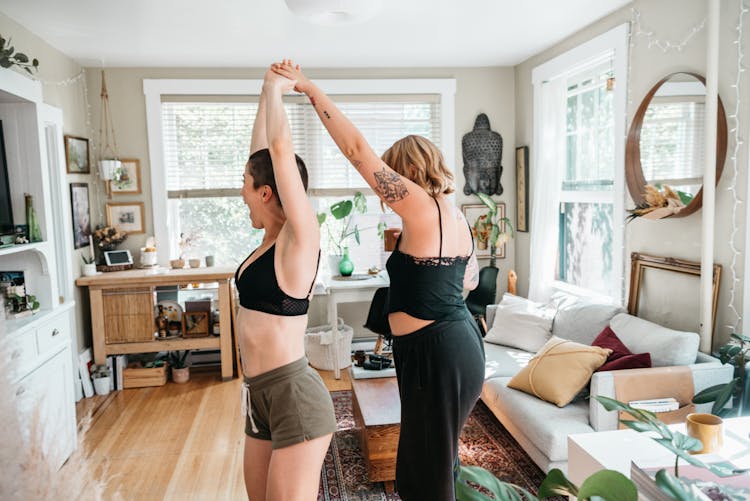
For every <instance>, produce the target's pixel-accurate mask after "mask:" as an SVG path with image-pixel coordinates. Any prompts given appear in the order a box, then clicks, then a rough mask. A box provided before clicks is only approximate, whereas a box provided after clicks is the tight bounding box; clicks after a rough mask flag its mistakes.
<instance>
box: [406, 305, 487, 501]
mask: <svg viewBox="0 0 750 501" xmlns="http://www.w3.org/2000/svg"><path fill="white" fill-rule="evenodd" d="M393 339H394V340H393V355H394V359H395V362H396V375H397V377H398V388H399V393H400V395H401V435H400V438H399V442H398V456H397V459H396V490H397V491H398V493H399V495H400V496H401V499H403V500H404V501H413V500H425V501H453V500H454V499H455V497H456V493H455V487H454V483H453V465H454V463H455V461H456V460H457V457H458V437H459V435H460V434H461V429H462V428H463V425H464V423H465V422H466V419H467V418H468V417H469V413H470V412H471V410H472V409H473V408H474V404H476V402H477V399H478V398H479V395H480V393H481V391H482V384H483V383H484V346H483V344H482V336H481V334H480V333H479V329H478V328H477V325H476V323H475V322H474V319H473V318H471V316H470V315H469V313H468V311H467V312H466V318H465V319H462V320H451V321H436V322H434V323H432V324H430V325H428V326H427V327H423V328H422V329H419V330H417V331H415V332H413V333H411V334H407V335H405V336H394V338H393Z"/></svg>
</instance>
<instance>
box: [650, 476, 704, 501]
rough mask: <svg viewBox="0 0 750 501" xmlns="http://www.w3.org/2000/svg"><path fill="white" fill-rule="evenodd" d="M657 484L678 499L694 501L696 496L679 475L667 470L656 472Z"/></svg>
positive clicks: (680, 500)
mask: <svg viewBox="0 0 750 501" xmlns="http://www.w3.org/2000/svg"><path fill="white" fill-rule="evenodd" d="M656 485H657V486H658V487H659V489H661V490H662V491H664V492H666V493H667V494H669V495H670V496H672V497H673V498H675V499H677V500H678V501H693V500H695V496H693V494H692V493H691V492H690V491H689V490H688V489H687V488H686V487H685V485H683V483H682V482H680V481H679V479H678V478H677V477H675V476H674V475H672V473H670V472H669V471H667V470H659V471H658V472H656Z"/></svg>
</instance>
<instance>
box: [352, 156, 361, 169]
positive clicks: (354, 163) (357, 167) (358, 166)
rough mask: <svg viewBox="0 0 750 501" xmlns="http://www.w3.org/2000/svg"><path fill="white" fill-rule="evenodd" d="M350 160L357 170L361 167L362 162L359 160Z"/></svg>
mask: <svg viewBox="0 0 750 501" xmlns="http://www.w3.org/2000/svg"><path fill="white" fill-rule="evenodd" d="M351 162H352V165H353V166H354V168H355V169H357V170H359V168H360V167H362V162H360V161H359V160H354V159H352V160H351Z"/></svg>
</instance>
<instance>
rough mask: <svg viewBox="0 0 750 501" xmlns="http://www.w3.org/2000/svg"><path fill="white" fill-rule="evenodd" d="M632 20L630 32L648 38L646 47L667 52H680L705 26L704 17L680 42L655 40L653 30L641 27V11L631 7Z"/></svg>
mask: <svg viewBox="0 0 750 501" xmlns="http://www.w3.org/2000/svg"><path fill="white" fill-rule="evenodd" d="M632 12H633V22H632V23H631V33H633V34H634V35H635V36H645V37H647V39H648V45H647V48H648V49H651V48H652V47H657V48H658V49H661V51H662V52H665V53H666V52H669V51H670V50H676V51H677V52H682V49H684V48H685V46H687V44H688V43H689V42H690V40H692V38H693V37H694V36H695V35H697V34H698V33H700V32H701V31H703V28H705V27H706V19H705V18H704V19H703V21H701V22H700V23H698V24H697V25H695V26H693V27H692V28H691V29H690V31H689V32H688V34H687V35H685V38H683V39H682V42H670V41H668V40H667V41H662V40H657V39H655V38H654V32H653V30H649V29H646V28H643V25H642V24H641V12H640V11H639V10H638V9H636V8H633V9H632Z"/></svg>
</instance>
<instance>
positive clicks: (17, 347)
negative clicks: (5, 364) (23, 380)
mask: <svg viewBox="0 0 750 501" xmlns="http://www.w3.org/2000/svg"><path fill="white" fill-rule="evenodd" d="M8 352H9V353H10V365H11V371H12V372H13V375H14V376H15V377H18V376H21V374H22V373H23V371H24V370H25V369H26V368H27V367H28V366H30V365H31V364H33V363H34V361H35V359H36V354H37V351H36V341H35V339H34V333H33V332H25V333H23V334H21V335H19V336H15V337H14V338H12V339H10V340H8Z"/></svg>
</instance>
